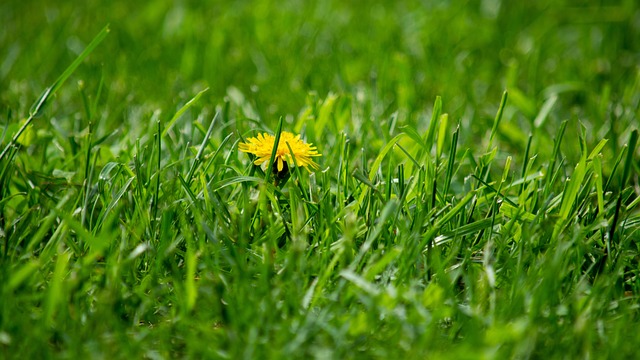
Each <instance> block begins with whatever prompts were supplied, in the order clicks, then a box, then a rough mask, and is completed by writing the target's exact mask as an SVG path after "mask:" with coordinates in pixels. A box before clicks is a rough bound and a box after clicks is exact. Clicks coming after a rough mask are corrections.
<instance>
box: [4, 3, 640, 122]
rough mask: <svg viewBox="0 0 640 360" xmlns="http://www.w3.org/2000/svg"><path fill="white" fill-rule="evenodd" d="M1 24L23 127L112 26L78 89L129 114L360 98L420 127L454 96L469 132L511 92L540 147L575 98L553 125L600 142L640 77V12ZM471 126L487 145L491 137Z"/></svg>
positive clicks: (81, 10)
mask: <svg viewBox="0 0 640 360" xmlns="http://www.w3.org/2000/svg"><path fill="white" fill-rule="evenodd" d="M0 10H1V11H0V14H1V15H0V20H1V21H2V24H3V26H2V29H0V49H1V50H0V51H2V53H1V54H0V55H1V56H2V60H3V61H2V65H1V68H0V81H2V84H3V86H2V88H1V91H2V92H1V93H0V99H1V100H2V105H3V106H4V107H10V108H12V109H14V110H16V112H17V113H24V110H25V109H26V108H27V107H28V105H30V103H31V101H32V99H34V98H35V97H36V95H37V94H39V92H40V91H41V89H42V88H43V87H44V86H46V84H48V83H49V82H51V81H53V79H55V78H56V77H57V75H58V74H59V73H60V72H61V70H63V69H64V68H65V67H66V65H67V64H69V63H70V62H71V60H72V59H73V58H75V56H77V55H78V53H79V52H80V51H81V50H82V49H83V48H84V46H85V45H86V43H87V42H88V41H89V40H90V39H91V37H92V36H93V34H96V33H97V32H98V31H99V30H100V29H101V28H102V27H103V26H104V25H105V24H107V23H109V24H111V29H112V34H111V35H110V37H109V38H108V40H107V41H106V42H105V44H103V45H102V46H101V47H100V48H99V49H98V50H97V51H96V52H95V53H94V54H93V55H92V57H91V59H90V61H89V62H87V63H86V64H85V66H83V68H82V69H80V72H79V73H78V74H77V75H76V78H77V79H83V78H86V77H92V78H93V77H94V76H95V74H102V76H104V79H105V83H106V89H107V91H108V94H109V95H108V97H107V101H106V103H104V105H103V106H102V107H103V108H104V109H105V111H109V112H115V113H116V114H118V113H121V112H124V111H125V110H124V109H126V108H128V107H129V106H128V105H129V104H135V105H136V106H140V105H141V104H149V106H150V107H160V108H163V109H167V108H171V107H172V106H176V104H178V103H180V102H181V101H184V99H185V98H190V97H191V96H192V94H193V93H194V91H195V90H200V89H202V88H204V87H210V89H211V90H210V91H209V93H208V94H207V96H208V97H209V99H210V100H211V101H214V99H221V98H222V97H224V96H225V95H226V94H227V91H228V89H229V87H230V86H234V87H236V88H238V89H239V90H240V91H241V92H242V93H244V94H245V95H246V96H247V97H248V98H249V99H251V101H252V102H254V103H255V108H256V110H257V111H258V113H259V114H260V115H261V116H262V117H263V118H264V119H265V121H267V122H268V123H274V122H275V121H276V120H277V118H278V117H279V116H280V115H283V114H297V112H298V111H299V110H300V108H301V104H304V103H305V99H306V98H307V95H308V93H309V92H310V91H314V92H316V93H318V94H319V95H320V96H321V97H324V96H325V95H326V94H327V93H328V92H330V91H333V92H340V93H342V92H347V93H352V94H355V93H357V91H359V90H358V89H365V90H364V91H371V92H373V93H375V95H376V99H377V104H376V105H377V106H378V107H380V108H379V109H378V112H379V113H380V114H381V115H389V114H390V113H391V112H393V111H396V110H399V111H401V112H403V113H406V114H407V115H408V116H411V115H415V114H416V113H419V112H421V111H424V110H425V109H429V108H430V105H429V104H431V103H432V101H433V99H434V98H435V96H436V95H441V96H442V97H443V99H445V105H446V107H447V108H448V109H449V111H450V113H451V115H452V116H453V117H454V118H466V119H471V118H473V117H474V112H476V111H477V112H479V113H480V115H481V117H487V118H491V117H493V114H494V113H495V107H496V104H497V103H498V101H499V97H500V93H501V92H502V90H504V89H509V90H510V91H512V90H517V91H519V92H521V95H522V96H521V97H522V98H523V99H521V100H522V101H520V102H517V104H516V105H519V106H520V107H521V109H520V110H522V111H521V113H522V114H521V115H520V116H519V117H521V118H522V119H519V120H518V121H519V125H521V128H522V129H523V131H525V132H526V131H527V130H531V129H530V125H529V124H528V123H527V121H526V120H532V119H531V118H533V117H535V115H536V110H537V109H539V107H540V106H541V104H542V103H543V102H544V101H545V100H546V98H548V97H549V96H550V93H553V92H554V91H556V92H557V91H564V92H568V93H569V94H566V95H565V96H562V98H561V103H560V105H561V106H558V108H559V109H560V110H559V111H557V112H554V116H556V117H557V118H559V119H562V118H568V117H570V116H573V115H575V116H578V117H580V118H581V119H582V120H583V121H585V122H587V123H590V124H593V126H594V127H595V128H594V130H596V131H595V132H596V133H597V131H598V130H601V128H602V126H604V124H606V123H607V121H606V120H608V119H606V118H604V116H606V114H605V113H602V112H597V111H594V110H597V109H592V108H591V106H596V105H597V104H599V103H600V101H601V100H603V99H602V96H611V97H612V99H613V100H614V101H619V99H620V98H622V97H623V96H624V91H625V88H624V86H625V84H628V83H629V79H634V78H635V77H637V73H638V71H637V66H638V63H639V62H640V59H639V56H640V55H639V53H638V49H639V48H640V45H639V44H638V43H639V42H640V40H639V39H640V36H639V35H640V14H639V12H638V5H637V2H636V1H633V0H626V1H606V2H604V1H602V2H598V1H536V2H533V3H530V4H524V3H517V4H516V3H511V2H500V1H497V0H484V1H399V2H387V1H372V2H367V3H366V4H365V3H362V2H359V1H320V2H316V1H291V0H287V1H279V2H271V1H232V2H224V1H219V2H217V1H204V2H200V1H150V2H145V3H137V2H124V1H113V2H111V1H95V2H91V3H90V4H89V3H80V2H65V3H48V2H38V1H14V0H9V1H5V2H3V4H2V5H0ZM87 86H89V87H96V86H97V84H95V82H91V83H87ZM551 86H565V88H562V89H556V90H554V89H551V90H549V88H550V87H551ZM89 93H91V91H89ZM518 95H520V94H518ZM583 105H586V107H585V106H583ZM69 111H72V109H69ZM119 115H122V114H119ZM123 118H124V119H126V117H125V116H114V118H113V119H111V120H114V121H111V126H119V125H120V124H117V121H118V119H122V120H124V119H123ZM467 121H470V120H467ZM469 125H470V128H471V129H472V130H473V132H472V133H471V134H473V135H475V134H478V133H483V131H484V130H483V127H484V126H486V124H485V123H475V124H469ZM549 127H550V128H551V129H550V130H553V129H554V125H549ZM602 131H605V130H602ZM551 132H553V131H551Z"/></svg>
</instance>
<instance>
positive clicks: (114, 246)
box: [0, 3, 640, 359]
mask: <svg viewBox="0 0 640 360" xmlns="http://www.w3.org/2000/svg"><path fill="white" fill-rule="evenodd" d="M263 5H264V6H266V7H267V9H271V7H268V6H267V4H266V3H263ZM289 5H291V6H293V7H294V10H295V6H294V5H296V4H294V3H290V4H289ZM414 5H415V4H414ZM296 6H297V5H296ZM354 6H355V5H354ZM505 6H506V7H507V9H506V10H504V11H513V13H517V11H516V10H518V9H516V10H509V9H508V7H509V5H505ZM345 7H346V8H345V9H343V10H344V13H345V14H348V13H349V12H350V11H352V10H353V9H352V8H351V7H348V6H346V5H345ZM382 10H384V9H382ZM485 10H486V9H485ZM189 11H192V10H189ZM242 11H245V12H250V11H251V10H248V9H243V10H242ZM292 11H293V10H292ZM301 11H303V12H313V11H317V12H320V13H322V12H325V11H327V10H326V9H324V8H322V7H319V8H317V9H315V10H312V9H311V8H308V7H303V8H302V10H301ZM434 11H435V12H437V13H438V14H443V15H447V14H449V13H448V12H447V11H445V10H443V9H435V10H434ZM483 11H484V10H483ZM610 11H613V10H610ZM372 13H374V15H375V13H376V10H375V9H374V10H372ZM383 13H384V12H381V13H380V14H378V15H379V16H381V18H379V21H381V22H383V23H385V24H387V25H390V24H391V22H390V21H389V19H387V18H386V17H385V16H383V15H382V14H383ZM463 13H464V14H463V17H472V18H475V17H483V16H485V15H482V16H481V15H478V14H480V13H475V12H472V11H468V10H465V11H463ZM403 14H406V15H407V16H417V17H421V16H422V17H424V16H428V15H420V14H422V12H415V13H414V12H411V11H408V12H406V13H404V12H403ZM614 15H615V14H614ZM149 16H151V15H149ZM176 16H177V15H176ZM187 16H193V14H192V13H191V12H188V15H187ZM283 16H285V17H286V15H283ZM318 16H319V15H318ZM371 16H373V15H371ZM487 16H489V15H487ZM496 16H497V15H496ZM312 18H313V17H312ZM313 19H315V21H320V20H318V18H313ZM483 19H484V17H483ZM503 20H504V21H509V19H503ZM252 21H254V22H253V23H252V24H253V25H254V26H255V27H256V28H260V29H264V28H265V24H264V23H263V22H262V20H260V19H253V20H252ZM460 21H462V20H460ZM483 21H488V20H483ZM415 24H417V25H416V26H418V25H419V24H421V22H420V21H417V22H416V23H415ZM338 25H339V24H338ZM454 25H455V24H454ZM420 26H421V25H420ZM457 26H459V27H460V28H463V27H464V25H463V23H460V24H457ZM267 28H268V27H267ZM390 28H391V29H393V27H390ZM406 30H407V29H405V31H406ZM615 30H616V28H615V27H612V28H611V31H615ZM185 31H187V30H185ZM189 31H191V30H189ZM271 31H275V30H271ZM372 31H373V32H374V33H375V34H376V35H377V36H378V38H382V35H381V34H380V33H378V32H377V31H378V30H375V29H374V30H372ZM394 31H395V30H394ZM329 35H331V34H329ZM329 35H327V34H318V35H317V36H318V37H320V38H321V37H323V36H325V37H326V36H329ZM481 35H482V34H481ZM105 36H106V30H104V31H103V32H100V33H99V35H98V36H97V37H96V38H95V39H94V41H92V42H90V43H89V44H88V45H87V47H86V49H85V50H84V51H83V52H80V53H79V56H78V57H77V60H76V61H75V62H73V63H72V65H71V66H70V67H68V69H67V70H66V71H62V72H61V73H62V74H63V75H61V76H60V77H59V80H57V81H56V82H54V83H53V85H52V86H50V87H48V88H47V89H48V90H47V91H45V92H44V95H43V96H41V97H40V98H38V99H37V100H36V101H35V107H34V108H33V109H35V110H34V111H31V112H30V113H28V114H29V116H28V118H27V120H26V121H25V122H24V123H23V124H21V127H19V126H15V124H14V123H15V117H17V116H16V115H14V114H13V113H12V112H8V114H7V115H6V117H5V119H6V121H5V123H7V124H8V125H6V126H4V127H3V136H2V143H3V145H4V146H3V149H4V151H3V152H2V156H0V193H1V195H2V196H1V199H0V230H1V231H2V232H1V233H0V235H1V236H0V237H1V238H2V247H1V248H0V249H1V250H2V251H1V257H0V259H1V260H0V284H1V291H2V294H1V296H0V311H1V312H0V353H2V354H3V356H4V357H6V358H12V357H14V358H18V357H20V358H23V357H24V358H31V357H68V358H77V357H96V358H99V357H153V358H166V357H196V358H200V357H204V358H234V359H235V358H284V357H287V358H289V357H293V358H309V357H317V358H360V357H385V358H387V357H389V358H396V357H409V358H423V357H425V356H430V357H462V358H464V357H478V356H485V357H498V358H505V357H523V358H524V357H558V356H563V357H567V356H568V357H592V356H599V357H600V356H602V357H614V356H632V355H634V354H635V352H636V349H635V343H636V341H637V340H638V339H637V335H635V334H636V331H635V328H636V327H637V324H638V306H637V300H638V294H639V290H640V288H639V286H640V283H639V282H638V274H637V273H638V247H637V241H636V239H637V237H638V233H639V230H640V213H639V212H638V206H637V205H638V202H640V200H638V199H639V197H638V190H637V185H638V184H637V176H638V173H639V172H638V168H637V155H636V154H637V140H638V131H637V129H635V128H634V127H633V125H632V124H633V121H632V120H633V119H635V118H637V114H636V113H637V111H636V113H634V111H635V110H637V104H638V96H637V94H638V92H637V91H636V90H638V84H639V82H638V81H635V82H633V81H631V82H629V83H624V86H625V87H624V90H623V91H621V93H622V95H621V98H620V99H619V100H616V101H617V102H614V101H613V100H611V96H610V95H607V94H608V92H609V91H612V90H611V88H609V90H606V88H605V90H602V92H601V93H598V94H596V95H597V96H601V100H602V101H603V104H599V105H598V109H599V110H598V111H600V113H599V116H601V115H606V116H610V117H616V119H618V120H619V121H620V124H618V123H615V124H614V123H611V124H608V125H607V124H592V123H589V122H579V121H577V119H576V117H574V116H569V117H568V120H564V121H562V122H555V121H554V120H557V117H559V116H562V115H561V114H563V112H567V113H568V112H569V110H567V107H565V106H564V105H563V104H562V101H568V100H567V97H569V96H572V95H571V94H573V92H578V93H579V92H581V91H586V90H584V89H583V88H582V87H580V86H579V85H576V84H569V85H572V86H573V87H571V86H568V85H567V84H564V85H565V86H556V87H553V86H549V87H547V88H546V89H545V90H544V91H543V96H544V99H537V98H536V97H535V96H528V95H527V93H526V92H525V91H523V90H522V89H521V88H520V87H518V86H517V84H516V82H515V81H513V82H512V80H513V79H508V82H511V83H509V84H508V88H509V91H507V92H504V93H503V95H502V98H501V99H500V98H499V96H498V94H499V93H498V92H497V91H496V92H495V93H493V92H488V93H490V94H493V95H491V96H488V97H491V98H493V97H495V99H493V100H492V101H491V105H488V104H484V105H483V106H485V107H486V108H489V107H490V108H491V110H492V111H493V112H494V113H495V116H493V115H492V116H485V115H484V114H485V112H483V111H484V110H483V109H481V108H480V106H478V109H477V110H474V111H469V112H465V113H464V114H463V115H460V114H457V115H456V112H455V111H456V110H455V109H451V107H452V106H453V107H455V106H456V104H458V105H459V104H460V103H459V102H457V101H459V100H456V99H455V98H453V99H451V98H448V97H447V96H444V97H442V98H441V97H435V100H434V101H433V104H429V106H427V105H426V100H425V101H423V102H421V101H419V100H417V99H416V98H417V95H416V94H417V93H418V91H416V87H415V86H413V85H412V82H413V81H414V80H412V79H413V78H414V76H413V74H412V73H411V71H412V70H411V69H412V67H411V66H410V63H411V62H413V61H415V60H416V59H418V58H420V56H419V54H418V55H416V54H414V53H407V52H400V51H399V52H398V53H397V54H396V55H395V56H394V57H393V58H392V59H393V60H392V62H393V64H394V65H393V66H392V67H389V68H386V67H384V68H383V69H387V70H388V69H391V68H395V69H397V72H398V73H394V74H381V75H380V79H379V81H380V82H381V83H378V84H375V83H372V84H368V85H367V84H365V85H363V84H360V85H357V84H352V83H351V82H349V84H350V85H349V86H347V87H346V89H342V90H340V91H338V90H336V91H334V92H331V93H328V95H326V96H321V95H318V94H321V93H326V92H309V93H308V96H307V99H306V103H304V105H303V104H302V103H303V102H302V101H300V102H299V101H297V100H298V99H295V100H296V101H291V100H290V99H285V98H284V97H282V98H278V97H276V95H273V96H266V97H263V95H260V94H256V93H249V92H243V91H242V90H241V89H239V88H229V89H228V90H226V93H227V96H226V97H224V96H219V94H217V93H216V91H217V90H216V88H215V87H212V88H210V90H207V89H208V88H207V87H206V86H203V87H196V89H194V90H193V91H191V92H190V91H187V90H184V91H185V93H189V94H190V95H185V94H183V95H182V96H180V97H178V100H177V103H175V104H172V105H173V107H169V106H165V108H163V110H164V111H157V110H155V109H154V108H153V106H152V105H149V104H150V103H152V102H153V100H152V99H150V98H147V99H141V100H142V102H141V103H140V104H135V101H134V100H135V99H134V100H130V101H127V102H126V103H125V105H123V108H124V110H123V111H122V112H120V113H118V115H114V114H113V112H111V111H113V110H110V109H102V107H104V106H105V105H104V103H103V102H102V101H105V102H106V103H110V101H112V100H108V99H110V97H111V96H115V97H117V96H118V95H117V94H115V95H114V93H117V89H114V87H115V85H113V83H110V82H109V80H105V77H108V76H109V75H108V74H107V75H105V74H104V73H101V74H100V76H96V73H92V74H91V76H85V77H84V80H83V83H82V84H80V85H79V86H78V88H76V89H71V87H68V86H67V85H65V86H63V83H64V82H65V80H67V79H72V78H73V76H76V75H77V73H76V71H78V72H80V71H81V69H82V67H83V66H84V65H80V64H81V63H82V62H83V61H87V60H88V59H90V58H91V57H92V56H95V55H97V54H99V47H98V43H99V42H101V41H103V39H105ZM234 36H241V37H242V35H241V34H240V35H237V34H236V35H234ZM350 36H355V35H350ZM485 36H486V39H485V40H482V39H480V40H478V41H479V42H478V43H477V44H476V45H478V46H479V45H481V44H482V41H489V40H487V39H489V38H491V36H490V34H485ZM214 37H215V35H214ZM320 38H319V39H318V40H316V41H318V42H323V41H329V39H327V38H322V39H320ZM414 40H415V41H417V39H414ZM211 41H213V42H214V43H215V41H216V40H215V39H214V40H211ZM190 46H193V47H196V46H197V44H191V45H190ZM376 46H377V45H376ZM387 46H389V47H392V45H391V44H387ZM434 46H436V45H434ZM438 46H439V45H438ZM356 50H357V49H356ZM194 51H195V50H193V49H192V48H191V47H189V46H187V48H186V49H184V52H183V56H184V62H183V63H182V66H183V67H184V68H185V71H187V70H188V69H191V71H195V70H193V69H194V67H193V66H195V65H193V63H192V62H193V61H195V60H193V59H192V60H189V59H190V58H191V57H192V55H193V54H194ZM239 51H240V50H239ZM241 51H248V50H247V49H244V48H243V49H241ZM272 51H273V52H269V51H267V54H270V53H273V54H274V55H273V56H276V55H277V54H279V53H278V52H275V50H273V49H272ZM540 51H542V50H540ZM89 53H92V54H91V56H89ZM379 53H380V55H381V56H382V49H380V51H379ZM407 54H409V55H407ZM255 56H256V57H257V59H258V60H256V61H257V62H258V63H260V56H259V54H257V55H255ZM540 56H541V55H540ZM335 59H336V61H337V60H344V61H346V60H345V59H346V57H345V58H342V57H338V58H335ZM461 61H463V60H461ZM463 62H464V61H463ZM189 64H192V66H191V67H190V66H188V65H189ZM353 64H354V65H352V66H355V67H356V69H355V70H353V71H352V72H351V73H349V74H347V73H345V75H344V76H345V77H348V76H354V75H353V74H358V73H359V72H360V71H361V70H358V69H360V67H359V66H360V65H361V64H362V63H361V62H359V61H357V60H354V62H353ZM512 65H513V64H512ZM88 66H89V65H88ZM344 66H347V65H344ZM513 66H517V65H513ZM565 68H566V69H570V68H571V69H572V67H571V66H570V65H565ZM129 70H131V69H129V68H127V70H126V71H129ZM123 71H125V70H123ZM126 71H125V72H126ZM298 71H303V70H300V69H298ZM318 71H322V68H319V69H318ZM187 72H188V71H187ZM328 73H329V71H325V72H324V74H325V75H326V74H328ZM74 74H76V75H74ZM490 74H491V73H489V72H486V73H484V74H483V75H482V76H489V75H490ZM531 76H534V75H531ZM638 78H640V77H638ZM535 79H537V80H539V81H542V82H544V81H546V80H547V79H546V78H544V77H541V78H535ZM458 80H460V79H458ZM376 81H378V80H376ZM107 84H111V85H107ZM267 84H268V85H269V86H275V82H267ZM318 84H321V85H319V87H320V88H321V87H322V84H324V82H322V81H320V80H318ZM476 85H477V84H476ZM216 86H217V85H216ZM452 86H453V85H452ZM531 86H532V87H535V86H539V84H538V85H536V84H531ZM393 87H395V90H393V91H391V92H392V93H394V94H395V95H397V96H396V97H395V98H394V99H395V100H393V101H389V100H388V99H389V98H388V97H387V98H385V96H388V94H389V92H388V91H390V90H389V88H393ZM492 87H494V85H492ZM418 88H419V87H418ZM449 91H450V90H447V91H445V93H448V92H449ZM469 91H470V92H474V91H476V92H477V91H479V90H478V89H475V90H469ZM56 92H58V93H59V95H58V98H54V97H53V95H54V94H55V93H56ZM210 92H212V93H214V94H210ZM567 93H569V95H567ZM476 95H477V94H476ZM596 95H594V93H588V94H587V95H585V96H588V97H589V99H590V100H591V99H592V97H593V96H596ZM209 96H210V97H209ZM468 96H469V98H471V97H473V94H468ZM576 96H577V95H576ZM105 98H106V100H105ZM256 99H258V100H256ZM265 99H272V100H273V99H277V101H274V103H276V104H280V106H282V107H284V108H290V107H293V106H294V105H295V106H297V107H296V108H295V111H296V113H297V114H298V115H296V116H294V115H285V114H283V115H284V116H283V117H279V118H280V121H279V122H277V126H275V127H273V128H272V126H273V125H274V124H276V122H275V119H271V118H270V114H269V111H267V110H265V109H264V107H263V106H264V104H261V103H260V101H266V100H265ZM539 100H540V101H539ZM56 104H58V105H56ZM78 104H80V105H79V107H78V108H79V109H80V110H78V111H77V112H76V113H75V115H74V113H71V114H70V113H67V112H66V111H65V110H64V106H67V105H69V106H75V105H78ZM466 104H467V105H468V106H471V104H473V101H472V100H468V102H467V103H466ZM45 105H46V106H45ZM592 106H594V105H585V106H584V107H582V108H580V109H582V110H580V111H586V110H584V109H590V108H591V107H592ZM556 107H560V109H556ZM167 108H169V109H170V111H169V110H167ZM474 109H475V107H474ZM21 110H24V109H22V108H20V107H19V106H18V110H17V112H20V111H21ZM38 116H39V117H38ZM119 116H124V117H126V121H122V120H119V121H122V124H123V127H122V130H120V132H119V133H113V128H112V127H111V126H110V125H107V124H106V122H108V121H109V120H114V119H115V118H117V117H119ZM487 119H489V120H487ZM491 119H492V120H491ZM9 123H10V124H9ZM523 124H525V125H526V126H525V125H523ZM527 124H528V125H527ZM30 126H33V127H30ZM607 126H609V127H610V128H609V129H607ZM525 128H528V129H529V130H530V134H529V135H524V134H526V130H524V129H525ZM593 129H597V130H598V131H597V132H596V134H595V135H594V133H593V131H590V130H593ZM605 130H606V131H605ZM256 131H257V132H261V133H262V132H266V133H270V134H273V135H274V136H275V143H278V139H279V137H280V134H281V133H282V132H283V131H291V132H295V133H301V134H303V137H304V138H305V139H306V140H307V142H309V143H313V144H314V145H316V146H317V147H318V151H319V152H321V153H322V154H323V156H322V157H319V158H315V161H317V162H318V164H319V169H317V170H315V171H311V172H307V171H299V170H300V169H299V167H298V166H292V167H287V169H288V173H287V176H290V177H289V178H288V179H287V180H288V181H280V182H278V183H274V178H273V167H274V166H277V165H274V160H275V150H274V151H273V152H272V154H271V157H270V161H269V162H267V163H266V165H263V167H260V166H257V165H255V164H254V163H253V161H252V159H250V158H249V157H248V156H246V154H244V153H241V152H240V151H239V149H238V145H239V144H240V143H244V142H246V139H247V138H248V137H250V136H252V135H253V134H255V132H256ZM600 134H604V135H606V136H600ZM27 135H28V136H27ZM290 150H291V149H290ZM292 160H293V161H295V158H293V159H292ZM311 170H313V169H311ZM276 173H277V172H276ZM276 175H277V174H276Z"/></svg>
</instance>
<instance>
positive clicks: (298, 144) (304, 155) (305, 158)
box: [238, 131, 322, 172]
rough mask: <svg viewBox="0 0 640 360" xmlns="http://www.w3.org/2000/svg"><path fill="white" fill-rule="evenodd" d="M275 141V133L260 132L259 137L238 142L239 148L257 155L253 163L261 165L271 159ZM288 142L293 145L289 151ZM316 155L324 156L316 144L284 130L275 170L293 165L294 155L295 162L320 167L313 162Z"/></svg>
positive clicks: (279, 144) (314, 167) (281, 135)
mask: <svg viewBox="0 0 640 360" xmlns="http://www.w3.org/2000/svg"><path fill="white" fill-rule="evenodd" d="M275 142H276V138H275V137H274V136H273V135H269V134H267V133H263V134H258V136H257V137H252V138H249V139H247V142H246V143H240V144H238V149H240V151H242V152H246V153H250V154H253V155H255V156H256V159H255V161H254V162H253V163H254V164H256V165H261V164H262V163H263V162H265V161H266V162H268V161H269V160H270V159H271V152H272V151H273V144H274V143H275ZM287 144H289V147H291V151H289V147H288V146H287ZM292 155H293V156H292ZM316 156H322V154H318V150H317V148H316V147H315V146H313V145H312V144H307V143H306V142H304V141H303V140H300V135H293V134H292V133H290V132H287V131H283V132H282V133H281V134H280V141H279V142H278V149H277V150H276V157H275V160H274V161H275V162H276V163H275V167H274V170H276V169H277V171H278V172H281V171H283V170H284V169H285V167H291V166H293V165H294V161H293V159H294V157H295V164H297V165H299V166H304V167H307V166H309V167H311V168H313V169H318V168H319V166H318V164H316V163H315V162H313V158H314V157H316Z"/></svg>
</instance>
